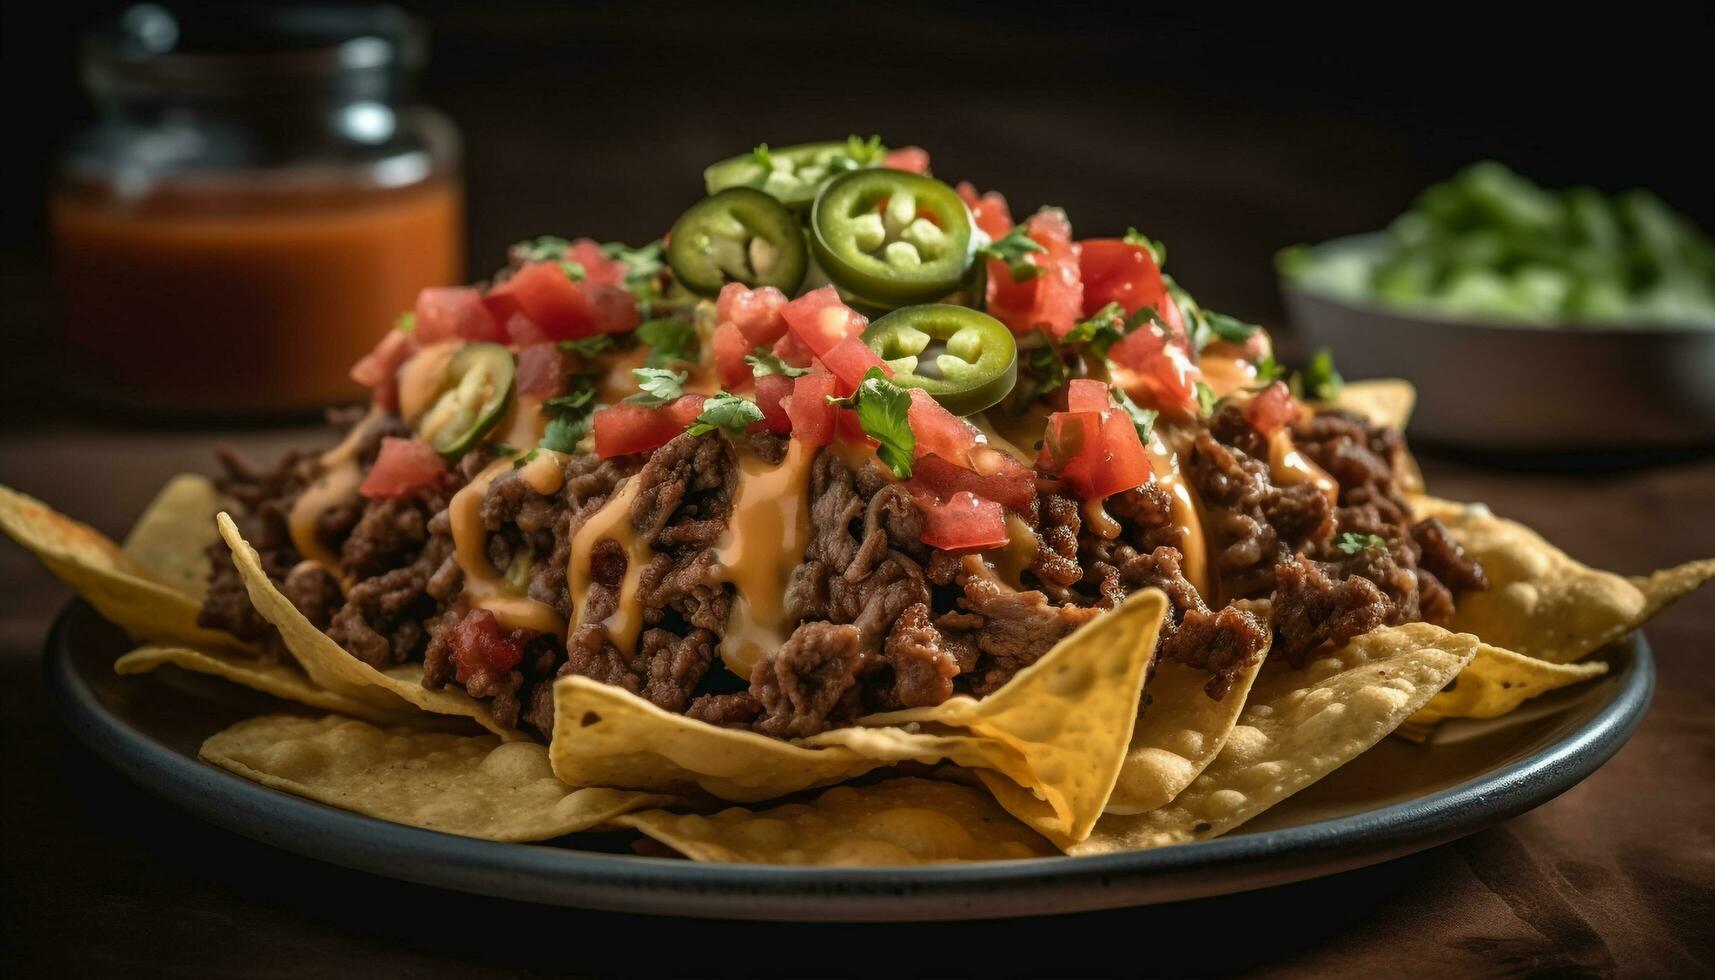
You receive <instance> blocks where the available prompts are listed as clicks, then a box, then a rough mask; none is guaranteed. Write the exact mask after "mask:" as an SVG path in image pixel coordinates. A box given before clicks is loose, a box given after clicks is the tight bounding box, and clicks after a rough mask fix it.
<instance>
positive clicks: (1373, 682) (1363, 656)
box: [1002, 623, 1478, 854]
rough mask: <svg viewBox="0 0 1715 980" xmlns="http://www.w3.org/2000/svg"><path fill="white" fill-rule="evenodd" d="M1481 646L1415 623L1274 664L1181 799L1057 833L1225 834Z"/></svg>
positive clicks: (1105, 845)
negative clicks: (1307, 658) (1299, 660)
mask: <svg viewBox="0 0 1715 980" xmlns="http://www.w3.org/2000/svg"><path fill="white" fill-rule="evenodd" d="M1477 646H1478V640H1477V638H1476V637H1474V636H1471V635H1469V634H1464V633H1449V632H1447V631H1446V630H1444V629H1441V628H1440V627H1437V626H1431V625H1429V624H1428V623H1412V624H1410V625H1407V626H1396V627H1390V628H1387V629H1380V630H1376V631H1375V632H1373V633H1367V634H1365V635H1363V636H1360V637H1358V638H1357V639H1355V640H1353V641H1352V642H1351V643H1348V644H1347V645H1346V646H1345V647H1343V648H1342V649H1340V650H1334V651H1324V652H1323V653H1322V654H1321V655H1320V656H1319V657H1318V658H1317V659H1316V660H1315V661H1313V662H1312V663H1311V664H1310V665H1309V666H1307V667H1305V668H1304V669H1303V670H1295V669H1293V668H1292V667H1291V666H1290V665H1288V664H1286V663H1285V662H1283V661H1270V662H1269V663H1267V664H1265V665H1264V667H1263V670H1262V673H1261V675H1260V676H1258V678H1257V681H1256V684H1255V685H1253V686H1252V688H1251V694H1250V699H1249V700H1248V701H1247V702H1246V704H1245V708H1244V711H1243V712H1242V713H1241V714H1240V715H1239V722H1238V724H1237V725H1236V726H1235V727H1234V728H1233V731H1232V734H1230V735H1228V736H1227V743H1226V745H1225V746H1223V747H1222V749H1221V752H1220V754H1219V755H1218V756H1216V757H1215V761H1214V762H1212V763H1210V764H1209V767H1208V768H1207V769H1205V770H1203V774H1202V775H1200V776H1198V777H1197V778H1196V780H1194V781H1193V782H1192V783H1191V785H1190V786H1188V787H1186V788H1185V791H1184V792H1183V793H1180V794H1179V795H1178V796H1177V797H1176V798H1175V799H1174V800H1173V802H1172V803H1169V804H1168V805H1166V806H1164V807H1161V808H1160V809H1157V810H1151V811H1150V812H1148V813H1140V814H1137V815H1135V816H1120V815H1117V814H1116V815H1109V816H1105V817H1103V818H1102V819H1101V820H1100V821H1098V822H1097V823H1096V829H1095V832H1094V833H1092V834H1091V835H1090V838H1089V839H1088V840H1085V841H1082V842H1074V841H1069V840H1064V839H1060V838H1056V837H1054V836H1053V835H1048V836H1049V839H1050V840H1054V842H1055V843H1056V844H1059V845H1061V846H1062V847H1063V848H1064V849H1065V850H1066V852H1067V853H1068V854H1105V853H1109V852H1113V851H1132V850H1141V849H1144V848H1150V847H1161V846H1163V845H1167V844H1182V843H1186V842H1188V841H1194V840H1206V839H1208V838H1211V837H1218V836H1220V835H1221V834H1224V833H1226V832H1227V831H1230V830H1232V829H1233V828H1235V827H1237V826H1239V825H1240V824H1243V823H1244V822H1245V821H1246V820H1249V819H1250V818H1252V817H1254V816H1256V815H1257V814H1259V813H1261V812H1263V811H1264V810H1267V809H1268V808H1269V807H1271V806H1274V805H1275V804H1276V803H1279V802H1280V801H1281V800H1284V799H1286V798H1287V797H1289V796H1291V795H1292V794H1294V793H1296V792H1298V791H1299V790H1301V789H1303V788H1304V787H1306V786H1309V785H1310V784H1312V783H1314V782H1316V781H1317V780H1318V779H1321V778H1322V777H1323V776H1326V775H1327V774H1329V773H1330V772H1333V771H1334V770H1335V769H1338V768H1339V767H1340V766H1342V765H1344V764H1346V763H1347V762H1349V761H1351V760H1352V759H1354V758H1356V757H1357V756H1359V755H1361V754H1362V753H1364V752H1365V751H1367V750H1368V749H1369V747H1370V746H1372V745H1374V744H1375V743H1376V742H1378V741H1380V740H1381V739H1382V737H1383V736H1385V735H1387V734H1388V733H1389V732H1391V731H1393V730H1394V729H1395V728H1397V727H1398V726H1399V725H1400V724H1401V723H1402V722H1404V721H1405V720H1406V719H1407V718H1409V717H1411V716H1412V715H1413V714H1414V713H1416V712H1417V710H1418V709H1419V708H1422V707H1423V705H1424V704H1426V703H1427V702H1428V701H1429V699H1430V698H1431V697H1433V696H1434V695H1435V692H1437V691H1439V690H1441V688H1442V687H1444V686H1446V684H1447V682H1448V681H1449V680H1451V679H1452V678H1453V676H1454V675H1455V674H1457V673H1458V672H1459V671H1460V670H1461V669H1462V668H1463V667H1464V666H1465V665H1466V664H1468V663H1470V662H1471V658H1472V657H1474V656H1476V653H1477ZM1005 802H1006V800H1005V799H1004V798H1002V803H1003V804H1004V803H1005ZM1038 829H1040V828H1038Z"/></svg>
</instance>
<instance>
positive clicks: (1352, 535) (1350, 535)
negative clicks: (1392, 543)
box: [1334, 531, 1387, 555]
mask: <svg viewBox="0 0 1715 980" xmlns="http://www.w3.org/2000/svg"><path fill="white" fill-rule="evenodd" d="M1334 547H1336V548H1339V549H1340V550H1341V551H1344V552H1345V553H1346V554H1348V555H1355V554H1357V553H1359V552H1360V551H1365V550H1367V549H1370V548H1385V547H1387V539H1386V538H1384V537H1382V536H1381V535H1379V534H1358V533H1356V532H1355V531H1342V532H1340V537H1339V538H1338V539H1337V540H1336V541H1335V542H1334Z"/></svg>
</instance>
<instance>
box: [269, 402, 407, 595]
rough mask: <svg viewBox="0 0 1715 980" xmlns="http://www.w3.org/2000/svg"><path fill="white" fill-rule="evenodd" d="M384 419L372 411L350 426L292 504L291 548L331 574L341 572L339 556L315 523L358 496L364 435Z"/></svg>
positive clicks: (288, 527)
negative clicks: (313, 479)
mask: <svg viewBox="0 0 1715 980" xmlns="http://www.w3.org/2000/svg"><path fill="white" fill-rule="evenodd" d="M382 418H383V415H382V413H381V412H380V411H378V410H376V409H371V410H370V412H369V414H368V415H365V416H364V417H363V418H362V419H360V420H359V421H358V423H357V424H356V425H354V426H352V427H351V431H350V432H347V433H346V434H345V438H344V439H341V440H340V441H339V445H337V446H335V447H333V448H332V449H330V450H328V451H327V452H325V453H323V454H322V458H321V460H320V464H321V470H322V472H321V475H320V476H318V477H316V480H315V482H314V483H311V484H310V485H309V486H307V487H305V488H304V492H303V493H300V494H298V499H297V500H295V501H293V502H292V510H291V513H290V514H288V515H287V516H286V533H287V535H288V536H290V537H291V539H292V546H293V547H294V548H296V549H298V555H299V556H300V557H302V558H303V559H305V560H306V561H313V562H316V563H317V564H319V565H321V566H322V567H323V568H326V569H327V570H329V571H330V572H337V571H338V570H339V556H338V555H336V554H334V553H333V552H332V551H330V550H329V549H328V547H327V545H325V544H323V543H322V540H321V536H320V535H319V534H317V533H316V524H317V522H318V521H320V520H321V516H322V515H323V514H325V513H327V512H328V511H329V510H331V509H332V508H334V507H335V506H337V505H339V504H341V503H344V502H345V501H347V500H349V499H351V498H352V497H353V496H355V495H356V494H357V488H358V485H359V484H361V483H362V482H363V472H362V470H361V469H360V468H359V467H358V465H357V451H358V449H359V448H360V447H361V446H362V445H363V439H364V436H366V435H368V433H369V430H370V429H372V428H373V427H374V426H375V425H376V424H377V423H378V422H379V421H380V420H381V419H382Z"/></svg>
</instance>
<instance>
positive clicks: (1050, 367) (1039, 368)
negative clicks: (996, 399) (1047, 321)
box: [1012, 328, 1071, 415]
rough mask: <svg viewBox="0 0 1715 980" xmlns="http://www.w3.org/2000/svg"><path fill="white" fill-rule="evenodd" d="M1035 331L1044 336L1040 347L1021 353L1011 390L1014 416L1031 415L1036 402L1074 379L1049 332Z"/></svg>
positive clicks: (1021, 350) (1019, 353) (1039, 329)
mask: <svg viewBox="0 0 1715 980" xmlns="http://www.w3.org/2000/svg"><path fill="white" fill-rule="evenodd" d="M1036 332H1037V333H1038V334H1040V335H1041V337H1042V344H1041V346H1039V347H1033V348H1031V349H1029V350H1023V349H1020V350H1019V352H1018V368H1019V370H1018V383H1017V384H1016V385H1015V386H1014V387H1013V389H1012V411H1013V414H1015V415H1023V414H1024V413H1025V412H1028V411H1029V410H1030V406H1031V404H1032V403H1033V402H1035V401H1036V400H1037V399H1038V398H1041V397H1042V396H1043V395H1046V394H1048V393H1049V392H1050V391H1053V390H1054V389H1055V388H1058V387H1060V386H1061V385H1063V384H1065V383H1066V379H1067V378H1069V377H1070V376H1071V372H1070V371H1068V370H1067V368H1066V359H1065V358H1064V357H1062V356H1061V354H1060V349H1059V348H1058V347H1056V346H1054V341H1053V340H1052V339H1051V338H1050V337H1049V336H1048V331H1046V330H1043V329H1041V328H1038V329H1037V331H1036Z"/></svg>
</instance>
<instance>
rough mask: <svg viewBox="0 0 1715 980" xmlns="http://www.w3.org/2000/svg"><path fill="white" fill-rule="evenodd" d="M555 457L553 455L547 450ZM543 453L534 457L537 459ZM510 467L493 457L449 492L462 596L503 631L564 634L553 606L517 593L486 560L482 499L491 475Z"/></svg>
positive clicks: (449, 518) (505, 460)
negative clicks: (462, 581) (495, 620)
mask: <svg viewBox="0 0 1715 980" xmlns="http://www.w3.org/2000/svg"><path fill="white" fill-rule="evenodd" d="M552 455H556V456H557V455H558V454H552ZM541 458H542V457H538V461H539V460H540V459H541ZM510 469H512V461H511V460H509V459H502V460H498V461H496V462H494V463H492V464H490V465H489V467H488V468H487V469H485V470H483V471H482V472H481V473H478V474H477V475H476V478H475V479H473V480H471V481H470V482H469V483H467V484H465V487H464V489H462V490H460V491H459V492H458V493H455V494H453V499H452V502H451V503H449V504H448V505H447V518H448V520H449V521H450V522H451V523H452V532H453V549H454V552H453V553H454V555H455V556H456V557H457V559H458V563H459V568H461V569H462V570H463V571H464V597H465V601H467V602H468V603H469V604H470V606H471V608H473V609H486V610H488V611H489V612H491V613H494V618H495V619H497V620H499V621H500V625H502V626H504V627H506V628H507V629H526V630H534V631H536V632H538V633H553V634H556V635H559V636H564V635H565V632H566V624H565V621H564V620H562V619H560V614H559V613H556V612H555V611H554V607H553V606H550V605H548V604H547V603H545V602H537V601H536V600H534V599H531V598H528V597H525V596H522V595H519V594H518V588H517V587H516V586H514V585H513V584H512V583H511V582H508V581H507V580H506V578H505V577H504V576H502V575H500V574H499V573H497V572H496V571H495V570H494V564H493V563H492V562H490V561H489V560H488V530H487V529H486V528H484V527H483V526H482V498H483V497H484V495H486V494H487V493H488V488H489V485H490V484H492V483H493V482H494V480H495V478H496V477H498V476H500V475H501V474H502V473H505V472H506V471H508V470H510Z"/></svg>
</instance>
